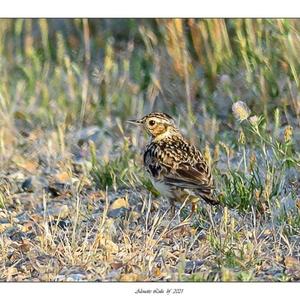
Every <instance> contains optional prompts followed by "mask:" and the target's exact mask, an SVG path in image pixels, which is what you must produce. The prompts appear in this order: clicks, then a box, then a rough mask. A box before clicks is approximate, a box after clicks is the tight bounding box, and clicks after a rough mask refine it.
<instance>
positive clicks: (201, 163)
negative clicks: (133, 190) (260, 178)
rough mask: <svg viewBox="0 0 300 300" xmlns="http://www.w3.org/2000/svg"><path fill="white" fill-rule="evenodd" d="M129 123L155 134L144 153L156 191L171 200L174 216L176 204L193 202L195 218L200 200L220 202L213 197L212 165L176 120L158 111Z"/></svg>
mask: <svg viewBox="0 0 300 300" xmlns="http://www.w3.org/2000/svg"><path fill="white" fill-rule="evenodd" d="M128 122H130V123H133V124H138V125H141V126H143V128H144V129H145V130H146V131H147V132H148V133H149V134H150V135H151V141H150V143H149V144H148V145H147V146H146V149H145V152H144V166H145V168H146V170H147V172H148V173H149V174H150V178H151V181H152V183H153V185H154V186H155V188H156V189H157V190H158V191H159V192H160V194H161V195H162V196H165V197H166V198H168V199H169V201H170V204H171V207H172V211H173V213H174V212H175V202H181V203H184V202H186V203H191V204H192V212H191V215H192V214H193V213H194V211H195V210H196V207H197V204H196V203H197V202H198V201H199V199H200V198H202V199H203V200H205V201H206V202H207V203H209V204H211V205H216V204H218V203H219V202H218V200H216V199H214V198H213V196H212V194H213V189H214V186H213V178H212V175H211V170H210V167H209V165H208V164H207V162H206V161H205V159H204V157H203V156H202V154H201V152H200V151H199V150H198V149H197V148H196V147H195V146H194V145H192V144H190V143H189V142H188V141H187V140H186V139H185V138H184V137H183V136H182V134H181V133H180V131H179V130H178V129H177V128H176V125H175V122H174V120H173V119H172V117H170V116H169V115H167V114H165V113H158V112H155V113H150V114H148V115H146V116H144V117H143V118H142V119H140V120H130V121H128Z"/></svg>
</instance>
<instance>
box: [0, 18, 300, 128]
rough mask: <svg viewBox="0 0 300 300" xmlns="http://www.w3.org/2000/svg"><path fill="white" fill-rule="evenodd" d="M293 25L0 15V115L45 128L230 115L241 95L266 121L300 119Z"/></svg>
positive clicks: (298, 44)
mask: <svg viewBox="0 0 300 300" xmlns="http://www.w3.org/2000/svg"><path fill="white" fill-rule="evenodd" d="M299 28H300V21H299V20H292V19H288V20H284V19H201V20H196V19H157V20H155V19H89V20H87V19H33V20H32V19H2V20H0V41H1V42H0V57H1V59H0V76H1V82H0V103H1V107H0V113H1V119H2V120H1V121H0V122H1V123H2V124H3V122H5V119H7V118H8V117H9V116H10V115H11V114H15V113H16V112H21V113H22V114H24V115H25V116H26V117H29V118H30V119H32V120H33V121H34V120H35V121H38V122H39V124H43V125H45V126H48V125H49V124H53V123H55V122H58V121H63V120H65V119H66V118H67V119H68V122H70V123H72V124H78V125H80V126H82V125H83V124H85V125H86V124H98V125H100V126H101V124H103V122H105V121H107V120H109V119H111V118H120V120H122V121H124V120H125V119H127V118H128V117H129V116H135V115H139V116H140V115H142V114H144V113H147V112H149V111H151V110H163V111H167V112H169V113H170V114H175V116H177V115H179V116H182V118H183V120H185V119H186V117H188V120H192V121H193V122H195V119H193V118H195V116H197V115H198V114H199V113H200V114H202V115H203V113H208V114H209V115H211V116H215V117H216V118H217V119H218V120H225V121H226V122H230V120H231V119H232V117H231V116H229V115H228V112H230V110H231V105H232V103H233V102H235V101H237V100H243V101H245V102H247V104H248V105H249V106H250V108H251V109H253V110H254V111H255V112H256V113H262V112H263V113H265V115H266V117H267V118H268V117H270V118H273V111H274V109H275V108H276V107H280V108H281V109H282V111H283V112H284V118H285V119H284V122H292V123H293V124H297V126H299V114H300V104H299V75H298V74H299V70H300V58H299V51H300V39H299ZM289 118H290V119H289ZM183 122H184V121H183Z"/></svg>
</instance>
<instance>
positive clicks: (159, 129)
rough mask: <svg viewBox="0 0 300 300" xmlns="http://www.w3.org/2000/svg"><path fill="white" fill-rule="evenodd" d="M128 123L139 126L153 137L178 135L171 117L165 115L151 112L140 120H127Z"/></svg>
mask: <svg viewBox="0 0 300 300" xmlns="http://www.w3.org/2000/svg"><path fill="white" fill-rule="evenodd" d="M128 122H129V123H132V124H136V125H141V126H143V128H144V129H145V130H146V131H147V132H148V133H149V134H150V135H151V136H152V137H153V138H156V137H160V136H166V135H168V134H169V133H170V134H174V133H179V132H178V130H177V128H176V126H175V122H174V120H173V118H172V117H170V116H169V115H167V114H165V113H158V112H152V113H150V114H148V115H146V116H144V117H143V118H141V119H140V120H129V121H128Z"/></svg>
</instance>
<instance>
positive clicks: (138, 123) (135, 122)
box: [126, 120, 143, 125]
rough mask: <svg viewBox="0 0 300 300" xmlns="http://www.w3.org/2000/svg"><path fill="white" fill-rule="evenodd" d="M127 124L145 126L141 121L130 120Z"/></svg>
mask: <svg viewBox="0 0 300 300" xmlns="http://www.w3.org/2000/svg"><path fill="white" fill-rule="evenodd" d="M126 122H127V123H130V124H134V125H141V124H143V122H142V121H141V120H128V121H126Z"/></svg>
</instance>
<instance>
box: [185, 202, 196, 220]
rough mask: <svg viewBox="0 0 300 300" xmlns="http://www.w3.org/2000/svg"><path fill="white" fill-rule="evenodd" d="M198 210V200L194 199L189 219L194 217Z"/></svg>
mask: <svg viewBox="0 0 300 300" xmlns="http://www.w3.org/2000/svg"><path fill="white" fill-rule="evenodd" d="M196 210H197V202H194V201H192V210H191V213H190V214H189V216H188V217H187V219H188V220H189V219H191V218H192V216H193V215H194V213H195V211H196Z"/></svg>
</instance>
